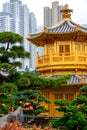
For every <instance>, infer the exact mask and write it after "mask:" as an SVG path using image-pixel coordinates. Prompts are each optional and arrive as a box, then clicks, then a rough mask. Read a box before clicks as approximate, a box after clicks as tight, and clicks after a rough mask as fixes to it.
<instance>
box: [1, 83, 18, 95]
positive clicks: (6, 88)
mask: <svg viewBox="0 0 87 130" xmlns="http://www.w3.org/2000/svg"><path fill="white" fill-rule="evenodd" d="M16 91H17V86H16V85H15V84H12V83H3V84H2V85H0V92H1V93H12V92H16Z"/></svg>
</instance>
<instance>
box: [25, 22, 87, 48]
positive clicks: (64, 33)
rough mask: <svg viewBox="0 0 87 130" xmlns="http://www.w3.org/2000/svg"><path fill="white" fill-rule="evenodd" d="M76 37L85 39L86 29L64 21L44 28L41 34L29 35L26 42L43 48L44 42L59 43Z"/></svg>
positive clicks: (86, 35)
mask: <svg viewBox="0 0 87 130" xmlns="http://www.w3.org/2000/svg"><path fill="white" fill-rule="evenodd" d="M77 35H78V36H80V35H82V36H85V37H87V28H86V27H83V26H80V25H78V24H76V23H74V22H73V21H71V20H67V19H66V20H63V21H62V22H60V23H59V24H57V25H55V26H53V27H48V28H46V27H45V28H44V30H43V31H42V32H37V33H30V34H29V37H28V38H27V40H29V41H30V42H32V43H34V44H35V45H37V46H43V45H44V44H45V43H46V41H48V42H50V41H52V40H56V39H57V40H59V41H62V40H63V39H64V40H66V41H68V40H74V39H73V38H74V37H77ZM63 37H64V38H63Z"/></svg>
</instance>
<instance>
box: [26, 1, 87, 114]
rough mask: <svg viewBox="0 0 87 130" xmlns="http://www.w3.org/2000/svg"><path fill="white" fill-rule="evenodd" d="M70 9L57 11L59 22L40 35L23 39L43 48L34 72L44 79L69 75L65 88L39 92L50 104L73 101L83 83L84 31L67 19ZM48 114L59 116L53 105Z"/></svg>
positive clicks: (86, 63) (86, 80) (86, 75)
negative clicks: (57, 101) (60, 18)
mask: <svg viewBox="0 0 87 130" xmlns="http://www.w3.org/2000/svg"><path fill="white" fill-rule="evenodd" d="M71 13H72V10H71V9H69V8H68V5H67V4H66V5H65V6H64V8H63V9H62V10H61V14H62V21H61V22H60V23H58V24H57V25H55V26H52V27H48V28H47V27H44V30H43V31H42V32H38V33H32V34H29V37H28V38H27V39H28V40H29V41H30V42H32V43H33V44H35V45H36V46H38V47H40V46H43V47H44V55H43V56H39V53H37V56H36V70H37V71H38V72H39V73H40V74H41V76H44V77H53V78H56V77H57V76H60V75H64V74H71V75H72V76H71V79H70V80H69V81H68V84H67V85H62V86H60V87H58V88H57V89H53V88H51V89H50V90H48V89H44V90H41V91H42V92H43V94H44V95H45V96H47V97H48V98H49V99H51V100H52V101H54V100H56V99H68V100H72V99H74V98H75V97H76V96H77V94H78V93H80V90H79V89H80V87H82V86H83V85H85V84H87V28H85V27H83V26H80V25H79V24H76V23H74V22H73V21H72V20H71ZM47 107H48V108H49V110H50V112H49V113H48V115H51V116H53V115H56V116H57V115H58V116H59V115H60V113H58V112H57V111H56V110H55V108H56V106H55V105H54V103H51V104H49V105H47Z"/></svg>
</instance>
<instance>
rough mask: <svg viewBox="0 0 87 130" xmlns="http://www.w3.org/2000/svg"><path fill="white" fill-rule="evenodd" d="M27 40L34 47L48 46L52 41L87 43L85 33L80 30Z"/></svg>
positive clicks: (86, 34)
mask: <svg viewBox="0 0 87 130" xmlns="http://www.w3.org/2000/svg"><path fill="white" fill-rule="evenodd" d="M27 40H28V41H30V42H32V43H33V44H35V45H36V46H44V45H45V44H49V43H50V42H53V41H76V42H87V33H86V32H82V31H80V30H78V31H75V32H67V33H43V34H42V35H40V36H37V37H34V38H33V37H32V38H27Z"/></svg>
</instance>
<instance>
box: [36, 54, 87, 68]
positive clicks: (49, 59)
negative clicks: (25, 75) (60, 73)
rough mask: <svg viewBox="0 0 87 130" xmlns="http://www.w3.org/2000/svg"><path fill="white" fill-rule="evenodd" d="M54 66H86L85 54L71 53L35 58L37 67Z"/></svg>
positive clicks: (86, 57)
mask: <svg viewBox="0 0 87 130" xmlns="http://www.w3.org/2000/svg"><path fill="white" fill-rule="evenodd" d="M49 64H52V65H55V64H87V54H85V53H84V54H81V53H77V52H75V53H73V54H70V55H64V54H62V55H61V56H60V55H58V54H55V55H54V54H53V55H48V56H46V55H44V56H37V67H38V66H43V65H49Z"/></svg>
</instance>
